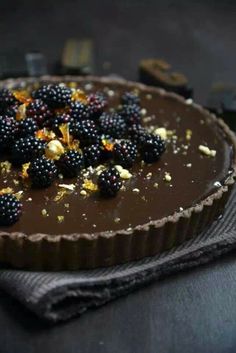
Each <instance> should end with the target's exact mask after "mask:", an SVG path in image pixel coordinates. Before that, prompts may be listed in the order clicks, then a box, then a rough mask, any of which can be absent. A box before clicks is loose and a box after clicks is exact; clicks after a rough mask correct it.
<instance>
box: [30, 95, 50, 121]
mask: <svg viewBox="0 0 236 353" xmlns="http://www.w3.org/2000/svg"><path fill="white" fill-rule="evenodd" d="M52 115H53V113H52V111H51V110H50V109H49V107H48V105H47V104H46V103H44V102H43V101H42V100H40V99H36V100H35V101H33V102H31V103H30V104H29V105H28V106H27V108H26V116H27V117H29V118H33V119H34V120H35V121H36V122H37V124H38V126H39V127H42V126H43V124H44V122H45V121H46V120H49V119H50V118H51V117H52Z"/></svg>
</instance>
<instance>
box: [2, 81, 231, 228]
mask: <svg viewBox="0 0 236 353" xmlns="http://www.w3.org/2000/svg"><path fill="white" fill-rule="evenodd" d="M87 83H88V82H85V83H82V84H81V85H80V87H81V88H84V86H85V87H86V88H88V87H89V85H88V84H87ZM89 88H90V87H89ZM134 88H135V84H134ZM104 89H105V91H106V92H108V99H109V106H110V107H113V106H117V104H118V102H119V97H120V94H121V93H122V92H123V91H127V87H126V86H125V85H124V84H116V83H109V85H107V84H103V83H98V82H95V83H93V87H92V91H96V90H104ZM128 90H130V87H129V89H128ZM140 97H141V105H142V108H145V109H146V111H147V114H146V118H144V123H143V124H144V125H146V126H148V125H149V126H153V125H154V126H159V127H163V126H164V127H166V128H167V129H168V130H172V131H173V130H174V131H175V132H174V135H176V136H177V140H176V143H174V142H173V141H174V140H173V139H172V141H171V142H170V143H168V144H167V151H166V152H165V153H164V154H163V156H162V157H161V159H160V160H159V161H158V162H156V163H154V164H152V165H142V164H141V163H140V162H137V163H136V165H135V166H134V167H133V168H132V170H131V173H132V178H131V179H129V180H127V181H124V185H125V189H126V190H123V191H120V192H119V193H118V195H117V196H116V197H115V198H110V199H105V198H102V197H100V196H99V195H98V194H97V193H90V194H89V195H88V196H86V197H84V196H82V195H80V191H81V189H82V179H81V178H78V179H64V180H63V181H61V180H58V181H57V182H55V183H54V184H53V185H52V186H51V187H49V188H47V189H42V190H34V189H31V188H28V189H27V188H26V189H24V194H23V198H22V202H23V205H24V206H23V215H22V217H21V218H20V221H19V222H17V223H16V224H14V225H13V226H11V227H1V231H3V232H4V231H6V232H21V233H24V234H27V235H30V234H35V233H44V234H51V235H59V234H72V233H89V234H92V233H97V232H102V231H112V230H119V229H128V228H131V227H135V226H138V225H142V224H145V223H148V222H149V221H150V220H158V219H161V218H163V217H166V216H169V215H172V214H174V213H175V212H178V211H181V210H182V209H186V208H189V207H191V206H195V205H196V204H197V203H198V202H199V201H201V200H203V199H204V198H206V197H207V196H208V195H210V194H212V193H213V192H214V191H216V190H217V188H218V187H219V186H220V184H221V183H222V182H223V181H224V180H225V178H226V177H227V176H228V174H229V173H230V172H231V167H232V161H233V149H232V146H231V143H230V142H229V141H228V140H227V137H226V135H225V133H224V131H223V129H222V128H221V127H220V126H219V125H218V124H215V123H214V122H213V121H212V120H211V119H209V118H207V117H206V116H205V114H203V113H202V112H201V111H200V110H198V109H196V108H195V107H194V106H192V105H191V104H186V103H184V102H181V101H179V100H177V99H175V98H173V97H171V96H162V95H160V94H159V93H157V92H155V91H153V92H152V93H150V92H149V91H145V90H141V91H140ZM147 117H148V118H147ZM189 129H190V130H191V131H192V137H191V140H189V141H188V140H187V139H186V130H189ZM199 145H205V146H208V147H209V148H210V149H214V150H216V156H215V157H209V156H206V155H203V154H202V153H201V152H200V151H199ZM166 172H168V173H170V175H171V181H166V180H163V179H164V177H165V173H166ZM17 173H18V171H17V170H12V171H11V172H10V174H8V175H4V174H1V175H0V189H2V188H5V187H8V186H9V187H11V186H12V187H13V189H14V191H16V192H17V191H19V190H23V187H22V185H21V184H20V185H18V186H16V185H15V184H14V182H13V179H16V178H17ZM60 183H65V184H72V183H77V186H76V189H75V191H74V192H72V193H70V194H67V195H65V196H64V197H63V198H62V199H61V200H60V201H57V202H56V201H54V199H55V197H56V195H57V194H58V191H59V190H61V189H60V188H59V187H58V184H60ZM134 189H138V190H139V191H138V192H137V190H136V192H135V191H134ZM42 210H46V212H47V215H46V216H45V215H42ZM58 216H63V217H64V220H63V221H62V222H59V220H58Z"/></svg>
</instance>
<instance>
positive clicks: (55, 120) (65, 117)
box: [44, 113, 72, 136]
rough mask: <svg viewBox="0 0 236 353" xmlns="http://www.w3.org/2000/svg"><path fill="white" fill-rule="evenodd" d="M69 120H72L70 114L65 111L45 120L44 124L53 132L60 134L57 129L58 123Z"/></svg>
mask: <svg viewBox="0 0 236 353" xmlns="http://www.w3.org/2000/svg"><path fill="white" fill-rule="evenodd" d="M71 122H72V119H71V116H70V115H69V114H67V113H63V114H61V115H56V116H55V117H54V118H52V119H50V120H48V121H46V122H45V123H44V126H45V127H48V128H50V129H52V131H53V132H55V134H57V135H59V136H61V135H62V134H61V131H60V129H59V127H60V125H62V124H66V123H71Z"/></svg>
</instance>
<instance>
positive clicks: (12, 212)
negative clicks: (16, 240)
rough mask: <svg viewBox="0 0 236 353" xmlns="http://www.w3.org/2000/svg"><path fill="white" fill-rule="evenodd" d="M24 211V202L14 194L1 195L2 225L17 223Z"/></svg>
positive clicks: (0, 211)
mask: <svg viewBox="0 0 236 353" xmlns="http://www.w3.org/2000/svg"><path fill="white" fill-rule="evenodd" d="M21 213H22V203H21V202H20V201H18V200H17V198H16V197H15V196H14V195H11V194H3V195H0V226H10V225H12V224H14V223H16V222H17V221H18V220H19V218H20V216H21Z"/></svg>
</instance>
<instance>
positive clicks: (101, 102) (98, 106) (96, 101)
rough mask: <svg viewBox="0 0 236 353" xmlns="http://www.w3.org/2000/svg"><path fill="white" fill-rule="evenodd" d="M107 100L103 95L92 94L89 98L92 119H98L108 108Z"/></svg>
mask: <svg viewBox="0 0 236 353" xmlns="http://www.w3.org/2000/svg"><path fill="white" fill-rule="evenodd" d="M107 103H108V102H107V99H106V98H105V96H104V95H103V94H102V93H92V94H89V96H88V109H89V113H90V117H91V118H92V119H98V118H99V117H100V115H101V114H102V113H103V112H104V109H105V108H106V106H107Z"/></svg>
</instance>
